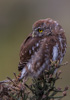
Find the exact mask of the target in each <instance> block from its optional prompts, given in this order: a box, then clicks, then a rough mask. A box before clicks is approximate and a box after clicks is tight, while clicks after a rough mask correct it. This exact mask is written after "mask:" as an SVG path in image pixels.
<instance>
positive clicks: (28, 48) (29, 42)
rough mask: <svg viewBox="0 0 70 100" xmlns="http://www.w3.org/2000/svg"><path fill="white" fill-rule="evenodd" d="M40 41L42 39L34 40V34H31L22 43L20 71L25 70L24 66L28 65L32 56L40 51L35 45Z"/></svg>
mask: <svg viewBox="0 0 70 100" xmlns="http://www.w3.org/2000/svg"><path fill="white" fill-rule="evenodd" d="M39 39H40V38H35V37H34V38H33V37H32V34H31V33H30V35H29V36H28V37H27V38H26V40H24V42H23V43H22V45H21V49H20V62H19V65H18V70H19V71H21V70H22V69H23V68H24V66H25V65H26V64H27V62H28V61H29V59H30V58H31V56H32V54H33V53H34V51H36V50H37V49H38V47H37V46H35V45H36V43H37V42H38V41H39Z"/></svg>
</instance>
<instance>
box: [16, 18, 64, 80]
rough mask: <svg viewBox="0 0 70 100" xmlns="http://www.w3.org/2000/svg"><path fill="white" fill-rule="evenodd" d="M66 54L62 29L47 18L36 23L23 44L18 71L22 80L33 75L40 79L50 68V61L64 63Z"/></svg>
mask: <svg viewBox="0 0 70 100" xmlns="http://www.w3.org/2000/svg"><path fill="white" fill-rule="evenodd" d="M65 52H66V37H65V35H64V30H63V29H62V27H61V26H60V25H59V24H58V23H57V22H56V21H54V20H52V19H50V18H47V19H41V20H38V21H36V22H35V23H34V24H33V27H32V33H30V34H29V36H28V37H27V39H26V40H25V41H24V42H23V43H22V45H21V49H20V62H19V66H18V70H19V71H21V76H20V79H21V78H23V77H26V76H28V75H31V76H32V77H39V76H40V75H41V73H42V72H43V71H44V70H45V69H48V68H49V66H50V59H52V60H53V61H55V60H59V63H61V62H62V60H63V57H64V55H65Z"/></svg>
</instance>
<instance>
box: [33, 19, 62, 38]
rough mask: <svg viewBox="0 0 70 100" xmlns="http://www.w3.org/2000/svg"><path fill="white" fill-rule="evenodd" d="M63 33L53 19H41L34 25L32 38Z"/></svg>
mask: <svg viewBox="0 0 70 100" xmlns="http://www.w3.org/2000/svg"><path fill="white" fill-rule="evenodd" d="M62 32H64V31H63V29H62V27H61V26H60V25H59V24H58V22H56V21H54V20H52V19H51V18H47V19H40V20H38V21H36V22H35V23H34V24H33V27H32V36H33V37H43V36H49V35H56V34H61V33H62Z"/></svg>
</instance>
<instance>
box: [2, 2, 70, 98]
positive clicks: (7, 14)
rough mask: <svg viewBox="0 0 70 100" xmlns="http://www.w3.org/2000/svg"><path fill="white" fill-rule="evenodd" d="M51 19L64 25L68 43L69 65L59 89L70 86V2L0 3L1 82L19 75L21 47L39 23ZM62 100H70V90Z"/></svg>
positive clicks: (63, 71) (66, 59)
mask: <svg viewBox="0 0 70 100" xmlns="http://www.w3.org/2000/svg"><path fill="white" fill-rule="evenodd" d="M48 17H49V18H52V19H54V20H57V21H58V22H59V23H60V24H61V25H62V27H63V29H64V30H65V33H66V37H67V43H68V45H67V52H66V55H65V58H64V60H63V62H65V61H68V62H69V63H68V65H66V66H64V67H62V68H61V70H62V75H61V77H62V80H60V81H58V82H57V86H61V87H62V88H63V87H64V86H66V85H68V86H70V44H69V43H70V0H0V80H4V79H6V77H7V76H9V77H11V78H13V72H16V73H17V74H18V70H17V66H18V62H19V51H20V45H21V43H22V42H23V40H24V39H25V38H26V37H27V35H28V34H29V33H30V32H31V31H32V24H33V23H34V22H35V21H36V20H38V19H44V18H48ZM63 100H70V90H69V92H68V96H67V97H65V98H64V99H63Z"/></svg>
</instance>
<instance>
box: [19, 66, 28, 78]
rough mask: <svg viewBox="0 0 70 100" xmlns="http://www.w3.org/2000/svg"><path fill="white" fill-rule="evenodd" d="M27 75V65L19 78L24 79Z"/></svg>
mask: <svg viewBox="0 0 70 100" xmlns="http://www.w3.org/2000/svg"><path fill="white" fill-rule="evenodd" d="M26 75H27V70H26V67H25V68H23V69H22V71H21V74H20V76H19V80H21V79H23V78H24V77H25V76H26Z"/></svg>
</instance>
